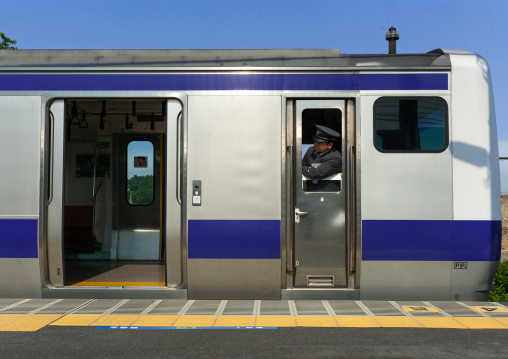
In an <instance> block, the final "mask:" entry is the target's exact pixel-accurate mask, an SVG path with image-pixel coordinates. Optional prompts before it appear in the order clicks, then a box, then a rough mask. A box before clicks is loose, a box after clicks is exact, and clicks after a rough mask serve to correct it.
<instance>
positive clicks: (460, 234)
mask: <svg viewBox="0 0 508 359" xmlns="http://www.w3.org/2000/svg"><path fill="white" fill-rule="evenodd" d="M500 255H501V221H402V220H401V221H391V220H364V221H362V259H363V260H386V261H389V260H400V261H497V260H499V258H500Z"/></svg>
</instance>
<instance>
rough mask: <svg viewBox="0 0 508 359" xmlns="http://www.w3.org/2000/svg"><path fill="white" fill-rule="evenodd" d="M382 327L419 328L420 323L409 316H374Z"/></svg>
mask: <svg viewBox="0 0 508 359" xmlns="http://www.w3.org/2000/svg"><path fill="white" fill-rule="evenodd" d="M375 319H376V321H377V322H378V323H379V325H381V326H382V327H388V328H421V327H422V326H421V324H420V323H418V322H417V321H416V320H415V319H414V318H411V317H375Z"/></svg>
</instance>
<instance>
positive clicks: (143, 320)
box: [132, 315, 178, 327]
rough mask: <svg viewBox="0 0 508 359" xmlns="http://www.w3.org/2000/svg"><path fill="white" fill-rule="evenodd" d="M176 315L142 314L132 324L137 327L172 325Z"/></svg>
mask: <svg viewBox="0 0 508 359" xmlns="http://www.w3.org/2000/svg"><path fill="white" fill-rule="evenodd" d="M176 318H178V316H177V315H143V316H142V317H140V318H139V319H138V320H136V321H135V322H134V323H133V324H132V325H135V326H138V327H172V326H173V323H174V322H175V321H176Z"/></svg>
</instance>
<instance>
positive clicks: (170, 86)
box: [0, 50, 501, 300]
mask: <svg viewBox="0 0 508 359" xmlns="http://www.w3.org/2000/svg"><path fill="white" fill-rule="evenodd" d="M316 124H324V125H327V126H329V127H333V128H335V129H336V130H337V131H339V132H340V133H341V138H340V140H339V141H337V142H336V143H335V147H336V148H337V149H339V150H340V152H341V154H342V159H343V168H342V173H341V175H340V176H336V177H334V178H328V179H325V180H327V181H338V182H339V184H340V190H339V191H338V192H309V191H307V186H306V183H307V182H306V181H308V180H309V179H307V178H305V177H303V176H302V174H301V170H302V168H301V166H302V164H301V159H302V153H303V152H304V151H305V149H306V148H308V146H309V145H310V144H311V143H312V140H311V139H310V138H311V136H312V133H313V131H314V129H315V125H316ZM0 126H1V129H2V130H1V131H0V148H1V154H2V165H1V171H0V295H1V296H16V297H23V296H42V297H73V296H75V297H76V296H92V297H113V296H123V297H129V296H130V297H160V298H176V297H180V298H190V299H213V298H215V299H217V298H218V299H270V298H271V299H279V298H283V299H287V298H314V299H330V298H336V299H353V298H359V299H397V300H401V299H407V300H412V299H421V300H423V299H429V300H430V299H433V300H450V299H451V300H453V299H455V300H459V299H460V300H476V299H485V298H486V294H487V291H488V290H489V289H490V286H491V280H492V277H493V274H494V272H495V270H496V268H497V264H498V261H499V257H500V242H501V221H500V219H501V217H500V183H499V181H500V180H499V169H498V149H497V134H496V124H495V114H494V104H493V95H492V86H491V80H490V73H489V69H488V66H487V63H486V62H485V60H484V59H483V58H481V57H480V56H478V55H476V54H473V53H470V52H463V51H454V50H435V51H432V52H429V53H424V54H412V55H342V54H340V51H338V50H167V51H166V50H153V51H148V50H114V51H113V50H112V51H109V50H76V51H75V50H48V51H46V50H17V51H2V52H1V53H0ZM134 179H136V180H139V182H141V181H148V182H149V183H148V184H147V185H146V184H145V186H146V188H147V189H146V190H145V189H143V190H140V189H138V187H137V186H138V185H139V183H137V182H136V183H135V182H133V181H134ZM134 187H136V188H134ZM94 263H100V266H98V267H101V268H102V269H101V270H100V271H99V272H96V273H94V272H93V270H91V271H89V274H88V276H86V275H85V277H83V276H81V277H80V275H81V274H83V273H85V272H86V270H85V269H86V268H89V266H92V265H94ZM112 263H113V264H114V265H113V264H112ZM124 264H125V265H124ZM154 264H155V265H154ZM104 265H111V266H112V267H111V269H113V270H114V273H115V275H114V276H113V277H114V278H116V279H114V278H113V279H112V277H111V276H110V277H109V279H108V280H104V279H101V278H103V277H101V276H104V275H106V274H107V273H109V272H108V270H104V268H103V267H104ZM98 267H97V268H98ZM73 268H79V270H74V269H73ZM94 268H95V267H94ZM145 270H146V271H147V272H152V273H154V274H153V275H154V276H155V277H152V279H148V280H145V279H143V278H140V273H141V272H143V271H145ZM111 273H112V272H111ZM71 276H75V277H76V278H71ZM154 278H155V279H154Z"/></svg>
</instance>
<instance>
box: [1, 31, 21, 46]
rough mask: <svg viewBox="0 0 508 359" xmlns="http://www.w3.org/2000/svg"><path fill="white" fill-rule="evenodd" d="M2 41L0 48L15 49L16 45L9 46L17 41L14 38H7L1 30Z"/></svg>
mask: <svg viewBox="0 0 508 359" xmlns="http://www.w3.org/2000/svg"><path fill="white" fill-rule="evenodd" d="M0 36H1V37H2V43H0V50H17V49H18V48H17V47H14V46H11V45H14V44H16V43H17V41H16V40H12V39H9V38H8V37H7V36H5V34H4V33H3V32H0Z"/></svg>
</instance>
